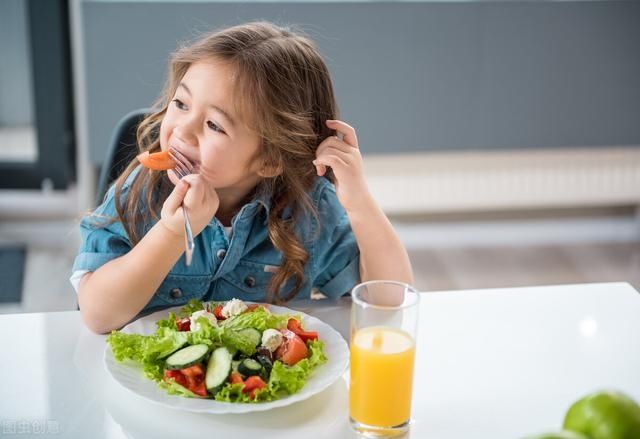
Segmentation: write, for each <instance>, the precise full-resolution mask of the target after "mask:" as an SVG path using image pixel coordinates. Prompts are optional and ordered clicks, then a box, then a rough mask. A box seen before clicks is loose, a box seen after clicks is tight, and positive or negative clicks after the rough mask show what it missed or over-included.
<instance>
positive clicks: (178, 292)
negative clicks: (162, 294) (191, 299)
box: [169, 288, 182, 299]
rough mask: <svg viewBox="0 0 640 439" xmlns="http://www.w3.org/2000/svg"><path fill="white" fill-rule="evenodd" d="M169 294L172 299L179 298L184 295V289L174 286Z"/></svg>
mask: <svg viewBox="0 0 640 439" xmlns="http://www.w3.org/2000/svg"><path fill="white" fill-rule="evenodd" d="M169 295H170V296H171V298H172V299H178V298H180V297H182V290H181V289H180V288H172V289H171V291H169Z"/></svg>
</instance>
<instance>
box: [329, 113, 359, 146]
mask: <svg viewBox="0 0 640 439" xmlns="http://www.w3.org/2000/svg"><path fill="white" fill-rule="evenodd" d="M326 124H327V126H328V127H329V128H331V129H333V130H336V131H338V132H340V133H342V135H343V136H344V137H343V140H344V142H345V143H346V144H347V145H349V146H352V147H354V148H358V136H356V130H355V128H353V127H352V126H351V125H349V124H347V123H345V122H342V121H341V120H331V119H330V120H327V121H326Z"/></svg>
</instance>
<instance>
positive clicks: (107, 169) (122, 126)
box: [96, 108, 151, 204]
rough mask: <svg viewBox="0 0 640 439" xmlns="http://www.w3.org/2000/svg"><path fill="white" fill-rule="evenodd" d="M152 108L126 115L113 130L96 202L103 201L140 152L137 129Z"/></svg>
mask: <svg viewBox="0 0 640 439" xmlns="http://www.w3.org/2000/svg"><path fill="white" fill-rule="evenodd" d="M150 112H151V110H149V109H148V108H141V109H138V110H134V111H132V112H131V113H129V114H127V115H125V116H124V117H123V118H122V119H120V121H119V122H118V124H117V125H116V127H115V129H114V130H113V134H112V135H111V141H110V142H109V149H108V151H107V156H106V157H105V160H104V163H103V164H102V168H101V169H100V177H99V179H98V184H97V190H96V204H100V203H102V201H103V199H104V196H105V194H106V193H107V190H108V189H109V186H111V184H112V183H113V182H114V181H115V179H116V178H118V176H120V174H122V171H124V168H126V167H127V165H128V164H129V162H130V161H131V160H133V158H134V157H135V156H136V154H137V153H138V148H137V146H136V143H137V141H136V130H137V129H138V124H139V123H140V122H141V121H142V119H144V117H145V116H146V115H147V114H149V113H150Z"/></svg>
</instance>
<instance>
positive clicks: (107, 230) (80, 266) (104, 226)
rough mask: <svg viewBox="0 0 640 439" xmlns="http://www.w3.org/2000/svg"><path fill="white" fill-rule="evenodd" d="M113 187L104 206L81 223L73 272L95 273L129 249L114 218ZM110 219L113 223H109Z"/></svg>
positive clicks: (120, 224) (127, 242)
mask: <svg viewBox="0 0 640 439" xmlns="http://www.w3.org/2000/svg"><path fill="white" fill-rule="evenodd" d="M114 193H115V187H114V186H111V188H110V189H109V192H107V195H106V196H105V199H104V201H103V203H102V204H101V205H100V206H98V207H97V208H96V210H95V211H94V212H92V213H90V214H88V215H85V216H84V217H83V218H82V220H81V221H80V238H81V244H80V250H79V251H78V255H77V256H76V259H75V261H74V263H73V271H78V270H87V271H95V270H97V269H98V268H99V267H101V266H102V265H104V264H106V263H107V262H109V261H111V260H112V259H115V258H118V257H120V256H122V255H124V254H125V253H127V252H128V251H129V250H131V242H130V241H129V238H128V237H127V234H126V232H125V230H124V227H123V226H122V223H121V222H120V221H119V220H118V219H117V212H116V207H115V195H114ZM111 218H116V221H113V222H109V220H110V219H111Z"/></svg>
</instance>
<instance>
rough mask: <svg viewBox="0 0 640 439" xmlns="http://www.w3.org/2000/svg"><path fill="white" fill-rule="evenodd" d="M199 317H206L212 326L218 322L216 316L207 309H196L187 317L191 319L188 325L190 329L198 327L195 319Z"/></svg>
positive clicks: (196, 329)
mask: <svg viewBox="0 0 640 439" xmlns="http://www.w3.org/2000/svg"><path fill="white" fill-rule="evenodd" d="M200 317H204V318H205V319H207V320H208V321H209V323H211V325H212V326H216V325H217V324H218V319H216V316H214V315H213V314H212V313H210V312H209V311H205V310H201V311H196V312H194V313H192V314H191V317H190V318H189V319H190V320H191V325H190V326H189V330H190V331H198V330H199V329H200V325H199V324H198V323H196V321H197V320H198V318H200Z"/></svg>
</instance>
